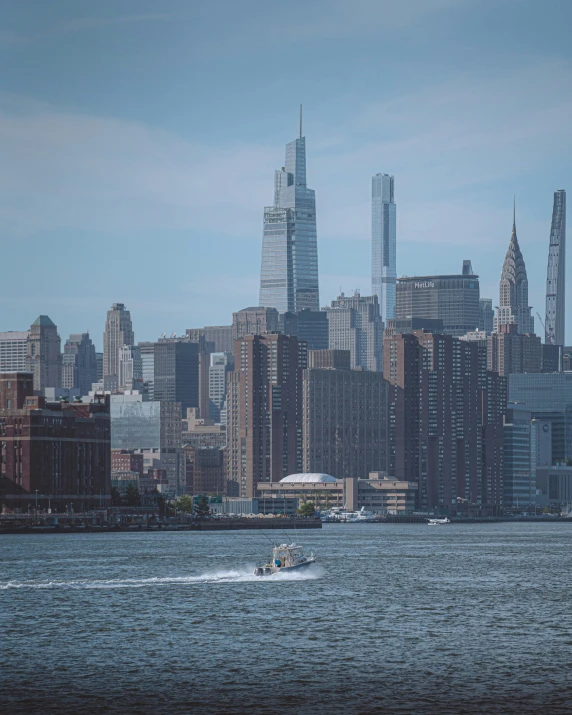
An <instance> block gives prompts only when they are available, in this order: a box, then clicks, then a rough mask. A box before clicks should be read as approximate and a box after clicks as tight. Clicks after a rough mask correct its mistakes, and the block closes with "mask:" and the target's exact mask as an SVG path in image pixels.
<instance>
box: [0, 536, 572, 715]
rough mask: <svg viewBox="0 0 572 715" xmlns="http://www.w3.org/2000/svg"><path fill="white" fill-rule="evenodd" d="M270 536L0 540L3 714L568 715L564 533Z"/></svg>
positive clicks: (569, 603) (570, 604) (571, 664)
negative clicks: (296, 549) (286, 550)
mask: <svg viewBox="0 0 572 715" xmlns="http://www.w3.org/2000/svg"><path fill="white" fill-rule="evenodd" d="M289 534H290V539H291V538H292V534H291V532H289ZM269 538H276V536H275V535H273V534H270V533H269V534H268V536H265V535H264V534H263V533H258V532H230V533H224V532H219V533H210V534H201V533H188V532H187V533H176V532H171V533H162V534H159V533H143V534H97V535H96V534H69V535H68V534H66V535H31V536H4V537H0V685H2V687H1V688H0V711H1V712H2V713H6V714H8V713H35V712H37V713H56V712H58V713H60V712H74V713H116V712H117V713H119V712H122V713H131V712H137V713H165V714H167V713H168V714H169V715H178V714H179V713H190V712H194V713H203V712H204V713H243V712H250V713H286V712H302V713H313V712H315V713H321V712H330V713H331V712H347V713H370V712H387V713H492V712H495V713H572V616H571V610H572V597H571V594H570V577H571V574H572V569H571V558H570V545H571V543H572V528H571V527H570V526H567V525H564V524H562V525H558V524H553V525H551V524H530V523H524V524H494V525H491V524H487V525H471V526H467V525H454V524H452V525H448V526H443V527H435V528H428V527H427V526H425V525H417V524H414V525H392V526H386V525H355V524H327V525H325V526H324V529H322V530H321V531H318V530H316V531H304V532H299V534H298V541H301V542H302V543H303V545H304V546H306V547H308V548H309V549H313V550H315V551H316V552H317V553H318V556H319V560H320V566H319V567H316V568H314V567H312V568H313V569H314V570H312V569H310V570H309V571H307V572H298V573H295V574H292V575H286V574H278V575H276V576H273V577H270V578H263V579H260V578H256V577H254V576H252V568H253V567H254V565H256V564H257V563H260V562H263V561H265V560H266V559H267V557H268V555H269V549H270V548H271V543H270V541H269ZM282 540H285V537H284V538H283V539H282Z"/></svg>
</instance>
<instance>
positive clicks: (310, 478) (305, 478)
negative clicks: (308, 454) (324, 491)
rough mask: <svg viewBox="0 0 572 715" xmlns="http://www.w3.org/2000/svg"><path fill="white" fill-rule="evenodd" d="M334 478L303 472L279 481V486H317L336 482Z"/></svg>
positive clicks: (328, 475) (327, 475)
mask: <svg viewBox="0 0 572 715" xmlns="http://www.w3.org/2000/svg"><path fill="white" fill-rule="evenodd" d="M337 481H338V480H337V479H336V478H335V477H332V476H331V475H330V474H317V473H316V474H311V473H309V472H303V473H302V474H290V475H289V476H287V477H284V479H281V480H280V484H319V483H323V482H329V483H331V482H337Z"/></svg>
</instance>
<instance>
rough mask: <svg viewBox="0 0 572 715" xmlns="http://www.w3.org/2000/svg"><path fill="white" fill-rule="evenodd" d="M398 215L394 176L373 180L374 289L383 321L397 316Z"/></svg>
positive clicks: (384, 175)
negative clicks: (394, 193) (396, 212)
mask: <svg viewBox="0 0 572 715" xmlns="http://www.w3.org/2000/svg"><path fill="white" fill-rule="evenodd" d="M396 279H397V267H396V215H395V201H394V200H393V176H389V174H376V175H375V176H374V177H373V178H372V180H371V292H372V294H373V295H377V297H378V299H379V307H380V310H381V317H382V318H383V320H385V321H387V320H391V319H393V318H395V283H396Z"/></svg>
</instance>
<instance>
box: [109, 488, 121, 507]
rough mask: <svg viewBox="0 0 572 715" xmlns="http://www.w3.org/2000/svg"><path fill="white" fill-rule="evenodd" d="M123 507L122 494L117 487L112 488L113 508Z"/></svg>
mask: <svg viewBox="0 0 572 715" xmlns="http://www.w3.org/2000/svg"><path fill="white" fill-rule="evenodd" d="M120 505H121V494H120V492H119V489H118V488H117V487H111V506H120Z"/></svg>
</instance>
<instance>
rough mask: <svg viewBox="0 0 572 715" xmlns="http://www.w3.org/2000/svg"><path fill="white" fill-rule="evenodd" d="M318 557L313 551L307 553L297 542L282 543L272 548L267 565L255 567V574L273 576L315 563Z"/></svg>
mask: <svg viewBox="0 0 572 715" xmlns="http://www.w3.org/2000/svg"><path fill="white" fill-rule="evenodd" d="M315 561H316V557H315V556H314V554H313V553H311V554H308V555H307V554H305V553H304V550H303V549H302V547H301V546H298V545H297V544H280V546H275V547H274V548H273V549H272V559H271V561H269V562H268V563H267V564H266V565H265V566H257V567H256V568H255V569H254V575H255V576H271V575H272V574H275V573H280V572H282V571H294V569H301V568H304V567H305V566H311V565H312V564H313V563H315Z"/></svg>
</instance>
